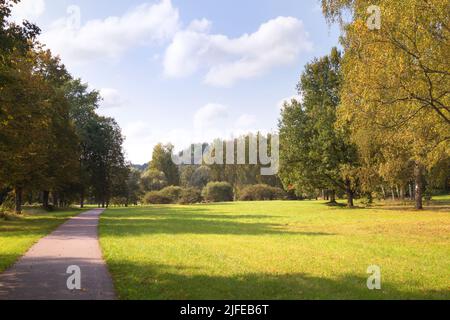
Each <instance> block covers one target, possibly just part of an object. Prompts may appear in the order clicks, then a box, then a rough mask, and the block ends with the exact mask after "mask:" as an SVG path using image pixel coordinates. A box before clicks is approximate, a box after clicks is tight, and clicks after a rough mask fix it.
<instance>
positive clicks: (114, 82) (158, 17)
mask: <svg viewBox="0 0 450 320" xmlns="http://www.w3.org/2000/svg"><path fill="white" fill-rule="evenodd" d="M319 2H320V1H319V0H303V1H300V0H149V1H145V0H130V1H123V0H95V1H92V0H22V1H21V3H19V4H18V5H17V6H16V7H15V8H13V15H12V17H11V19H12V20H14V21H17V22H20V21H22V20H23V19H27V20H30V21H32V22H35V23H36V24H37V25H38V26H39V27H40V28H41V29H42V34H41V36H40V41H41V42H42V43H44V44H45V45H46V46H47V47H48V48H49V49H51V51H52V52H53V53H54V54H55V55H59V56H60V57H61V59H62V61H63V63H64V64H65V65H66V66H67V68H68V69H69V71H70V72H71V74H72V75H73V76H74V77H77V78H81V79H82V80H83V81H84V82H87V83H89V86H90V88H91V89H96V90H99V91H100V93H101V95H102V97H103V101H102V103H101V106H100V108H99V111H98V112H99V113H100V114H101V115H105V116H111V117H114V118H115V119H116V120H117V122H118V123H119V125H120V126H121V127H122V129H123V134H124V136H125V144H124V148H125V152H126V156H127V159H128V160H130V161H131V162H133V163H135V164H143V163H146V162H148V161H149V160H150V159H151V155H152V150H153V147H154V145H156V144H157V143H159V142H162V143H169V142H170V143H172V144H173V145H174V146H175V148H176V149H177V150H182V149H184V148H186V147H187V146H188V145H190V144H191V143H199V142H211V141H212V140H213V139H215V138H222V139H229V138H233V137H236V136H239V135H241V134H245V133H248V132H256V131H260V132H275V131H276V130H277V125H278V119H279V116H280V109H281V106H282V104H283V101H285V100H286V99H287V100H290V99H292V98H294V99H300V97H299V96H298V95H297V90H296V85H297V83H298V81H299V77H300V74H301V72H302V70H303V68H304V66H305V64H306V63H308V62H310V61H311V60H312V59H314V57H319V56H322V55H325V54H327V53H329V52H330V50H331V48H332V47H333V46H338V44H339V43H338V37H339V30H338V27H336V26H329V25H328V24H327V23H326V22H325V19H324V18H323V16H322V13H321V9H320V6H319Z"/></svg>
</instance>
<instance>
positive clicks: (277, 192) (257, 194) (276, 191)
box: [239, 184, 287, 201]
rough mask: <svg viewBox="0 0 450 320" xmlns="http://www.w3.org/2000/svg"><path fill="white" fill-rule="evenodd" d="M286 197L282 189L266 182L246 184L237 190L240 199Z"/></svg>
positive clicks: (279, 198)
mask: <svg viewBox="0 0 450 320" xmlns="http://www.w3.org/2000/svg"><path fill="white" fill-rule="evenodd" d="M286 198H287V195H286V192H284V190H282V189H280V188H275V187H271V186H268V185H266V184H257V185H252V186H247V187H244V188H243V189H242V190H241V191H240V192H239V200H240V201H265V200H284V199H286Z"/></svg>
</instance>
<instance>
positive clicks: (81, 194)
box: [80, 190, 84, 209]
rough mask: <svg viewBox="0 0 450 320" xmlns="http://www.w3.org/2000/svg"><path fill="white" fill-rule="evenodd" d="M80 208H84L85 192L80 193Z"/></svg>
mask: <svg viewBox="0 0 450 320" xmlns="http://www.w3.org/2000/svg"><path fill="white" fill-rule="evenodd" d="M80 208H81V209H83V208H84V190H83V191H81V193H80Z"/></svg>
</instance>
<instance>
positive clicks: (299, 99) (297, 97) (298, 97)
mask: <svg viewBox="0 0 450 320" xmlns="http://www.w3.org/2000/svg"><path fill="white" fill-rule="evenodd" d="M292 100H295V101H297V102H300V103H303V97H302V96H301V95H294V96H291V97H289V98H284V99H282V100H280V101H279V102H278V105H277V107H278V109H280V110H281V109H283V108H284V105H285V104H286V103H292Z"/></svg>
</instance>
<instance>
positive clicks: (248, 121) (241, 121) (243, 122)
mask: <svg viewBox="0 0 450 320" xmlns="http://www.w3.org/2000/svg"><path fill="white" fill-rule="evenodd" d="M254 124H256V117H255V116H254V115H251V114H243V115H241V116H240V117H239V118H238V119H237V121H236V126H237V127H238V128H241V129H248V128H250V127H251V126H253V125H254Z"/></svg>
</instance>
